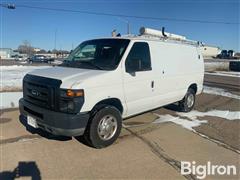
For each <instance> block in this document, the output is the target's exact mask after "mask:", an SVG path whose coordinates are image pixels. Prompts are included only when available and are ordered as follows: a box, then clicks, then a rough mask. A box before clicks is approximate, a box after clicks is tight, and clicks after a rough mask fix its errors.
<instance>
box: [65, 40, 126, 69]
mask: <svg viewBox="0 0 240 180" xmlns="http://www.w3.org/2000/svg"><path fill="white" fill-rule="evenodd" d="M129 41H130V40H128V39H96V40H90V41H85V42H83V43H81V44H80V45H79V46H78V47H77V48H76V49H75V50H74V51H72V53H71V54H70V55H69V56H68V58H67V59H66V60H64V62H63V63H62V64H61V65H60V66H63V67H74V68H82V69H97V70H114V69H116V68H117V66H118V64H119V62H120V60H121V58H122V56H123V54H124V52H125V50H126V48H127V46H128V44H129Z"/></svg>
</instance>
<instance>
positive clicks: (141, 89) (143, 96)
mask: <svg viewBox="0 0 240 180" xmlns="http://www.w3.org/2000/svg"><path fill="white" fill-rule="evenodd" d="M123 78H124V80H123V87H124V94H125V101H126V105H127V114H126V116H131V115H134V114H138V113H141V112H144V111H147V110H150V109H152V106H153V104H152V101H153V98H154V96H153V92H154V74H153V71H152V63H151V54H150V48H149V45H148V43H146V42H135V43H134V44H133V46H132V48H131V50H130V52H129V54H128V56H127V58H126V60H125V71H124V73H123Z"/></svg>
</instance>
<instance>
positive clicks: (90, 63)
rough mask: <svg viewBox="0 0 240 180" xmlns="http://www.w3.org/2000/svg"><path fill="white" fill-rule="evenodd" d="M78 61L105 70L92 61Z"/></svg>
mask: <svg viewBox="0 0 240 180" xmlns="http://www.w3.org/2000/svg"><path fill="white" fill-rule="evenodd" d="M77 62H78V63H83V64H84V63H85V64H88V65H90V66H93V67H94V68H96V69H99V70H104V69H103V68H101V67H100V66H98V65H96V64H94V63H92V62H91V61H77Z"/></svg>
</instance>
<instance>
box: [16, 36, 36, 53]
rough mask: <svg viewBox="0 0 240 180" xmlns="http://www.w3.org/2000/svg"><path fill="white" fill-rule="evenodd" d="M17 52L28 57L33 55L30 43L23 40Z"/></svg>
mask: <svg viewBox="0 0 240 180" xmlns="http://www.w3.org/2000/svg"><path fill="white" fill-rule="evenodd" d="M18 52H20V53H24V54H27V55H29V56H30V55H32V54H33V53H34V48H33V47H32V46H31V43H30V42H29V41H27V40H24V41H23V42H22V44H21V45H19V46H18Z"/></svg>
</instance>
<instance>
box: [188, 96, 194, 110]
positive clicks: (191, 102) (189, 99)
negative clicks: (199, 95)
mask: <svg viewBox="0 0 240 180" xmlns="http://www.w3.org/2000/svg"><path fill="white" fill-rule="evenodd" d="M193 104H194V95H193V94H189V96H188V97H187V106H188V107H189V108H190V107H192V106H193Z"/></svg>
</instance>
